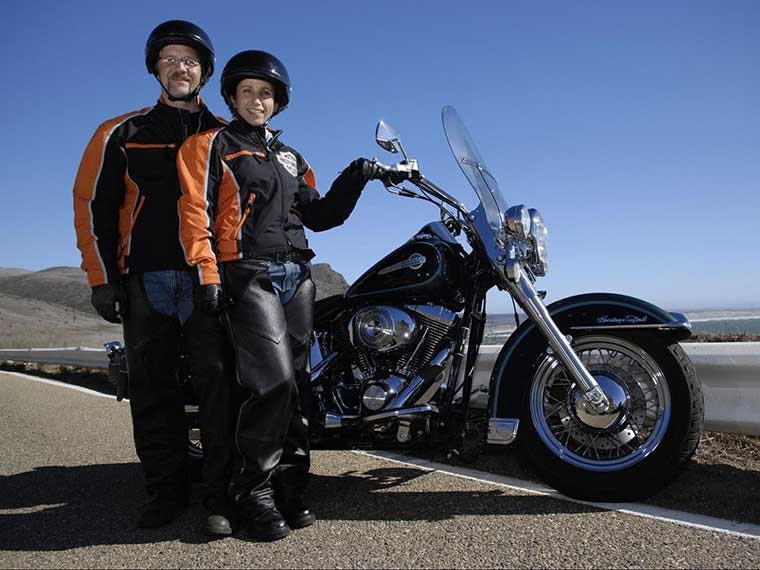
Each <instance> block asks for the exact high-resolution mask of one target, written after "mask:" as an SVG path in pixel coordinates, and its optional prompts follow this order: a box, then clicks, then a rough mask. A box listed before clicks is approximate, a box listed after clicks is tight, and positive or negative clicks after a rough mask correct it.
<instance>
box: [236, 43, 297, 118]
mask: <svg viewBox="0 0 760 570" xmlns="http://www.w3.org/2000/svg"><path fill="white" fill-rule="evenodd" d="M251 77H252V78H255V79H263V80H265V81H269V82H270V83H272V85H274V89H275V102H276V103H277V111H275V113H274V114H275V115H276V114H277V113H279V112H280V111H282V110H283V109H285V107H287V106H288V102H289V101H290V77H289V76H288V70H287V69H285V66H284V65H283V63H282V62H281V61H280V60H279V59H277V58H276V57H275V56H273V55H272V54H271V53H267V52H265V51H258V50H248V51H241V52H240V53H238V54H236V55H233V56H232V58H231V59H230V60H229V61H228V62H227V65H225V66H224V70H222V97H224V101H225V103H227V106H228V107H229V108H230V110H231V111H233V113H234V109H233V107H232V102H231V101H230V96H231V95H234V94H235V89H237V84H238V83H240V82H241V81H242V80H243V79H248V78H251Z"/></svg>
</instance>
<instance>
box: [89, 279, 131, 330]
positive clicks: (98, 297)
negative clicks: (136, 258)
mask: <svg viewBox="0 0 760 570" xmlns="http://www.w3.org/2000/svg"><path fill="white" fill-rule="evenodd" d="M90 302H91V303H92V306H93V307H95V310H96V311H97V312H98V314H99V315H100V316H101V317H103V318H104V319H105V320H107V321H108V322H109V323H120V322H121V319H120V318H119V315H121V316H122V317H123V316H124V315H126V314H127V296H126V295H125V294H124V290H123V289H122V288H121V285H117V284H113V283H107V284H105V285H96V286H95V287H93V288H92V295H91V296H90ZM117 303H118V309H117V307H116V305H117Z"/></svg>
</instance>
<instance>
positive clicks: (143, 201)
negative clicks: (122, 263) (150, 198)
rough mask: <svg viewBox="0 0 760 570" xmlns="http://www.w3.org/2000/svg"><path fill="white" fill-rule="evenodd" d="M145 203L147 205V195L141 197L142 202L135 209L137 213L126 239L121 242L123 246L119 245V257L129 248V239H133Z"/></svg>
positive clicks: (128, 229) (133, 217)
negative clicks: (133, 232)
mask: <svg viewBox="0 0 760 570" xmlns="http://www.w3.org/2000/svg"><path fill="white" fill-rule="evenodd" d="M144 203H145V195H144V194H143V195H142V196H140V200H139V201H138V202H137V208H135V213H134V215H133V216H132V219H131V220H130V222H129V228H127V233H126V234H124V239H123V240H121V244H120V245H119V257H121V255H122V254H123V253H124V250H125V248H126V247H127V243H128V242H129V239H130V238H131V237H132V230H133V229H134V227H135V224H136V223H137V216H139V215H140V210H142V207H143V204H144Z"/></svg>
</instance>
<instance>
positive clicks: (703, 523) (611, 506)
mask: <svg viewBox="0 0 760 570" xmlns="http://www.w3.org/2000/svg"><path fill="white" fill-rule="evenodd" d="M1 374H8V375H10V376H16V377H19V378H24V379H26V380H33V381H35V382H41V383H43V384H50V385H52V386H58V387H60V388H68V389H70V390H76V391H78V392H84V393H85V394H90V395H92V396H99V397H101V398H110V399H111V400H115V399H116V396H111V395H109V394H101V393H100V392H96V391H95V390H90V389H88V388H82V387H81V386H73V385H72V384H66V383H64V382H58V381H57V380H48V379H47V378H39V377H37V376H31V375H30V374H22V373H20V372H8V371H5V370H0V375H1ZM353 453H358V454H361V455H368V456H370V457H376V458H378V459H384V460H386V461H392V462H394V463H400V464H402V465H410V466H412V467H417V468H419V469H423V470H425V471H440V472H441V473H446V474H448V475H453V476H455V477H461V478H463V479H471V480H474V481H478V482H482V483H491V484H493V485H499V486H501V487H507V488H509V489H513V490H515V491H523V492H526V493H533V494H535V495H543V496H547V497H553V498H555V499H560V500H563V501H571V502H573V503H580V504H583V505H590V506H592V507H597V508H600V509H605V510H608V511H615V512H619V513H625V514H628V515H633V516H637V517H644V518H651V519H655V520H659V521H664V522H671V523H675V524H680V525H684V526H689V527H692V528H699V529H703V530H709V531H714V532H722V533H726V534H730V535H733V536H743V537H746V538H757V539H760V525H754V524H749V523H741V522H736V521H730V520H726V519H719V518H716V517H708V516H705V515H696V514H693V513H686V512H682V511H675V510H672V509H664V508H662V507H654V506H652V505H644V504H641V503H592V502H590V501H579V500H578V499H572V498H570V497H566V496H565V495H562V494H560V493H558V492H557V491H555V490H554V489H551V488H550V487H547V486H545V485H542V484H540V483H533V482H531V481H523V480H522V479H515V478H513V477H506V476H504V475H495V474H493V473H487V472H485V471H477V470H476V469H468V468H466V467H457V466H453V465H444V464H443V463H435V462H432V461H428V460H426V459H418V458H416V457H407V456H406V455H398V454H396V453H391V452H389V451H354V452H353Z"/></svg>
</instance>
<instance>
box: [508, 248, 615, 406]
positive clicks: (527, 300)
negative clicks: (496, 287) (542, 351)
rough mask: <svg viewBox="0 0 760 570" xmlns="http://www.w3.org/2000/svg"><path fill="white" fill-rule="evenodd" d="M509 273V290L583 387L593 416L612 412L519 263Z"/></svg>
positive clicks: (597, 384)
mask: <svg viewBox="0 0 760 570" xmlns="http://www.w3.org/2000/svg"><path fill="white" fill-rule="evenodd" d="M506 274H507V280H506V286H507V289H508V290H509V292H510V293H511V294H512V296H513V297H514V298H515V300H516V301H517V303H518V304H519V305H520V307H522V309H523V310H524V311H525V313H526V314H527V315H528V316H529V317H530V318H531V320H532V321H533V322H534V323H535V324H536V326H537V327H538V328H539V330H540V331H541V334H543V335H544V337H545V338H546V340H547V341H548V343H549V346H550V347H551V349H552V350H553V351H554V352H555V354H556V355H557V357H558V358H559V360H560V362H562V364H563V365H564V366H565V370H567V372H568V374H570V376H571V378H572V379H573V380H575V382H576V384H577V385H578V386H579V387H580V388H581V391H582V392H583V398H584V399H585V400H586V406H587V409H588V411H589V412H590V413H594V414H604V413H607V412H609V411H610V408H611V407H612V403H611V401H610V399H609V398H608V397H607V395H606V394H605V393H604V391H603V390H602V389H601V388H600V387H599V383H598V382H597V381H596V379H595V378H594V377H593V376H592V375H591V373H590V372H589V371H588V370H587V369H586V367H585V366H584V365H583V362H581V359H580V358H578V355H577V354H575V351H574V350H573V349H572V347H571V346H570V342H569V341H568V340H567V337H565V335H564V334H562V331H560V330H559V328H558V327H557V325H556V324H555V323H554V321H553V320H552V318H551V316H550V315H549V311H547V310H546V307H545V306H544V304H543V302H542V301H541V298H540V297H539V296H538V293H537V292H536V290H535V289H534V288H533V283H531V281H530V279H528V276H527V275H526V274H525V271H523V270H522V268H521V267H520V265H519V263H517V262H514V261H508V262H507V271H506Z"/></svg>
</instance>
